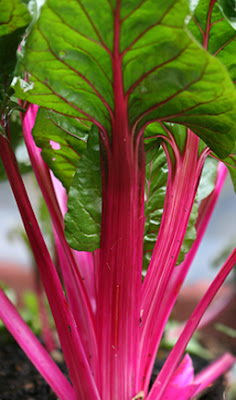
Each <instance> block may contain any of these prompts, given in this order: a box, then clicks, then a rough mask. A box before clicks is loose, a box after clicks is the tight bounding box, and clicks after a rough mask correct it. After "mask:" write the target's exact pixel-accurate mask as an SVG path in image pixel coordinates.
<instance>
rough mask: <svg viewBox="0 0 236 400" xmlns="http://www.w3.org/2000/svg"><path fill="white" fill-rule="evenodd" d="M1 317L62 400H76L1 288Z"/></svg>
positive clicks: (67, 384) (64, 379) (56, 367)
mask: <svg viewBox="0 0 236 400" xmlns="http://www.w3.org/2000/svg"><path fill="white" fill-rule="evenodd" d="M0 317H1V319H2V322H3V323H4V325H5V326H6V328H7V329H8V330H9V332H10V333H11V335H12V336H13V337H14V339H15V340H16V341H17V343H18V344H19V346H20V347H21V348H22V349H23V351H24V352H25V354H26V355H27V356H28V358H29V359H30V360H31V362H32V363H33V364H34V366H35V368H37V370H38V371H39V373H40V374H41V375H42V376H43V377H44V379H45V380H46V381H47V383H48V384H49V385H50V387H51V388H52V389H53V390H54V392H55V393H56V395H57V396H58V397H59V398H60V399H61V400H68V399H71V400H76V396H75V392H74V390H73V388H72V386H71V385H70V383H69V382H68V380H67V379H66V378H65V376H64V375H63V373H62V372H61V370H60V368H58V366H57V365H56V363H55V362H54V361H53V360H52V359H51V357H50V356H49V354H48V353H47V351H46V350H45V348H44V347H43V346H42V345H41V343H40V342H39V340H38V339H37V338H36V336H35V335H34V334H33V333H32V331H31V330H30V328H29V327H28V325H27V324H26V323H25V321H24V320H23V319H22V317H21V316H20V314H19V313H18V311H17V310H16V309H15V307H14V306H13V304H12V303H11V302H10V300H9V299H8V298H7V296H6V295H5V293H4V292H3V290H2V289H1V288H0Z"/></svg>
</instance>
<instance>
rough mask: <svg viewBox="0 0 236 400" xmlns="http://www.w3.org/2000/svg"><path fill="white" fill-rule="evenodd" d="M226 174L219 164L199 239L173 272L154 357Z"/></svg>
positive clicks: (201, 213) (203, 206) (150, 365)
mask: <svg viewBox="0 0 236 400" xmlns="http://www.w3.org/2000/svg"><path fill="white" fill-rule="evenodd" d="M226 174H227V168H226V167H225V166H224V164H223V163H219V165H218V173H217V178H216V186H215V189H214V191H213V192H212V193H211V194H210V195H209V196H208V197H207V198H206V199H204V200H203V201H202V203H201V205H200V208H199V216H198V219H197V223H196V229H197V238H196V240H195V241H194V243H193V245H192V247H191V249H190V251H189V253H188V254H187V255H186V256H185V260H184V261H183V262H182V263H181V265H179V266H178V267H176V268H175V269H174V270H173V272H172V275H171V278H170V281H169V282H168V285H167V288H166V292H165V296H164V298H163V300H162V303H161V305H160V308H159V310H158V321H157V326H156V332H157V334H156V337H155V340H156V344H155V351H154V352H153V353H154V355H155V354H156V352H157V349H158V347H159V344H160V340H161V337H162V335H163V331H164V328H165V325H166V322H167V320H168V318H169V315H170V313H171V310H172V308H173V306H174V304H175V301H176V298H177V296H178V293H179V291H180V288H181V286H182V284H183V282H184V279H185V277H186V275H187V273H188V270H189V267H190V266H191V263H192V261H193V259H194V257H195V254H196V252H197V250H198V248H199V245H200V243H201V240H202V237H203V235H204V233H205V230H206V228H207V225H208V223H209V220H210V217H211V215H212V212H213V210H214V207H215V205H216V202H217V200H218V198H219V195H220V192H221V189H222V186H223V183H224V180H225V177H226ZM150 361H151V360H150V359H149V360H148V365H147V374H146V379H145V381H144V386H143V390H144V391H145V392H147V389H148V385H149V381H150V377H151V373H152V368H153V363H152V362H150Z"/></svg>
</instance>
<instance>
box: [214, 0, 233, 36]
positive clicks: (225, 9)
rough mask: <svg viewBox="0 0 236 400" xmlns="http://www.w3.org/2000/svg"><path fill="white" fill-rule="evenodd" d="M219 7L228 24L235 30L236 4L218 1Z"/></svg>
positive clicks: (228, 1) (231, 1) (225, 0)
mask: <svg viewBox="0 0 236 400" xmlns="http://www.w3.org/2000/svg"><path fill="white" fill-rule="evenodd" d="M218 4H219V7H220V9H221V11H222V13H223V14H224V16H225V17H226V18H227V20H228V21H229V23H230V24H231V25H232V27H233V28H234V29H236V2H235V0H218Z"/></svg>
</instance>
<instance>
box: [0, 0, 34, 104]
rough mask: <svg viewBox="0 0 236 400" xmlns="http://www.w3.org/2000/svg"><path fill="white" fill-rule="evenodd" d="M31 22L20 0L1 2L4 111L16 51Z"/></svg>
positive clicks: (1, 95) (0, 82)
mask: <svg viewBox="0 0 236 400" xmlns="http://www.w3.org/2000/svg"><path fill="white" fill-rule="evenodd" d="M29 22H30V15H29V13H28V10H27V7H26V6H25V5H24V4H23V3H22V2H21V1H20V0H11V1H9V0H1V2H0V71H1V72H0V110H1V112H3V110H4V109H5V106H6V103H7V101H8V99H9V96H10V95H11V94H12V93H13V90H12V89H11V88H10V84H11V81H12V78H13V72H14V69H15V65H16V51H17V48H18V46H19V43H20V40H21V39H22V35H23V33H24V31H25V28H26V26H27V25H28V23H29Z"/></svg>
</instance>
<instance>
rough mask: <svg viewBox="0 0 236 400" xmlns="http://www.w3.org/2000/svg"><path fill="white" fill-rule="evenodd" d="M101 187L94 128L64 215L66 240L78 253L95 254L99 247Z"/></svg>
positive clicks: (98, 155)
mask: <svg viewBox="0 0 236 400" xmlns="http://www.w3.org/2000/svg"><path fill="white" fill-rule="evenodd" d="M101 187H102V184H101V170H100V150H99V141H98V130H97V128H96V127H95V126H94V127H92V129H91V132H90V134H89V138H88V147H87V149H86V150H85V151H84V152H83V154H82V156H81V158H80V160H79V164H78V168H77V171H76V174H75V176H74V179H73V183H72V186H71V188H70V191H69V198H68V212H67V214H66V216H65V234H66V238H67V240H68V243H69V245H70V246H71V247H72V248H74V249H76V250H85V251H93V250H95V249H97V248H98V247H99V245H100V230H101V208H102V194H101V191H102V189H101Z"/></svg>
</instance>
